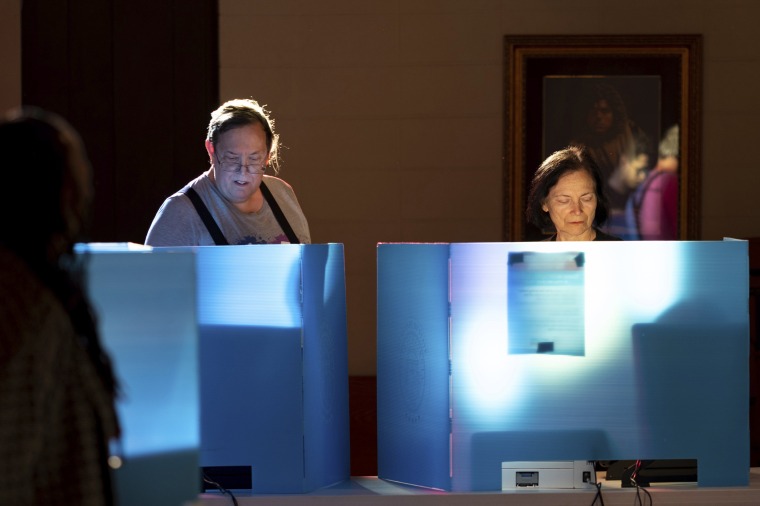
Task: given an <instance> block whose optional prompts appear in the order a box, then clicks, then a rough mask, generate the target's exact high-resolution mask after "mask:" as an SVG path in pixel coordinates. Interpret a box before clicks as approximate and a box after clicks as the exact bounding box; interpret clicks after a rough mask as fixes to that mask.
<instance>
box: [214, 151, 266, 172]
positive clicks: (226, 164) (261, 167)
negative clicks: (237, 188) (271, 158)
mask: <svg viewBox="0 0 760 506" xmlns="http://www.w3.org/2000/svg"><path fill="white" fill-rule="evenodd" d="M215 156H216V155H215ZM216 161H217V162H218V163H219V168H220V169H222V170H223V171H224V172H234V173H238V174H239V173H241V172H242V171H243V167H245V171H246V172H247V173H248V174H250V175H252V176H256V175H261V174H263V173H264V172H266V169H267V168H266V162H255V163H249V164H242V163H240V162H231V161H222V160H220V159H219V157H218V156H217V157H216Z"/></svg>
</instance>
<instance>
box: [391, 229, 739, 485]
mask: <svg viewBox="0 0 760 506" xmlns="http://www.w3.org/2000/svg"><path fill="white" fill-rule="evenodd" d="M377 264H378V277H377V282H378V306H377V321H378V335H377V353H378V357H377V367H378V369H377V382H378V392H377V395H378V401H377V403H378V474H379V477H380V478H384V479H388V480H392V481H398V482H402V483H408V484H413V485H419V486H423V487H429V488H436V489H441V490H449V491H487V490H501V489H502V488H503V485H504V483H503V479H504V475H503V472H502V471H503V469H505V467H508V465H509V464H510V463H514V462H536V461H542V462H552V461H598V460H624V459H634V460H636V459H655V460H656V459H696V461H697V462H698V483H699V485H700V486H742V485H747V484H748V482H749V421H748V418H749V416H748V410H749V406H748V399H749V362H748V348H749V316H748V293H749V286H748V284H749V281H748V246H747V243H746V242H745V241H734V240H726V241H704V242H689V241H684V242H575V243H562V242H535V243H453V244H380V245H378V251H377Z"/></svg>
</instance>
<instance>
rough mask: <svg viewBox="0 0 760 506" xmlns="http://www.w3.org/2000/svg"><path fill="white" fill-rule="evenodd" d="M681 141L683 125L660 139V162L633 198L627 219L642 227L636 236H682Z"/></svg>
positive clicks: (659, 238) (664, 238) (656, 238)
mask: <svg viewBox="0 0 760 506" xmlns="http://www.w3.org/2000/svg"><path fill="white" fill-rule="evenodd" d="M679 143H680V137H679V128H678V125H674V126H672V127H670V128H669V129H668V130H667V132H666V133H665V136H664V137H663V139H662V141H661V142H660V145H659V148H658V158H657V165H655V167H654V168H653V169H652V170H651V171H650V172H649V174H648V175H647V177H646V179H644V181H643V182H642V183H641V184H640V185H639V187H638V188H637V189H636V192H635V193H634V194H633V195H631V197H630V198H629V201H628V203H627V205H626V220H627V222H628V226H629V227H630V228H633V229H634V230H637V231H638V234H637V235H636V236H634V237H633V238H634V239H642V240H650V241H667V240H674V239H678V191H679V189H678V185H679V182H678V177H679V176H678V165H679Z"/></svg>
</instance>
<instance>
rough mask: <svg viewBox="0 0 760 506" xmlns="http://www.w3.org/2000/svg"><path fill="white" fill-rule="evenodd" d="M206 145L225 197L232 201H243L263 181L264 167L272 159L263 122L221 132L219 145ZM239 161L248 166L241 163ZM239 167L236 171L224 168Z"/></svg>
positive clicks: (253, 192) (241, 202) (248, 197)
mask: <svg viewBox="0 0 760 506" xmlns="http://www.w3.org/2000/svg"><path fill="white" fill-rule="evenodd" d="M206 149H207V150H209V156H210V158H211V162H212V164H213V170H214V180H215V182H216V185H217V188H219V191H220V192H221V193H222V195H224V197H225V198H226V199H227V200H229V201H230V202H232V203H233V204H239V205H244V204H245V203H246V202H248V201H249V200H250V199H251V198H252V197H253V195H254V194H255V193H256V191H257V190H258V189H259V186H260V185H261V179H262V177H263V175H262V174H261V173H256V170H255V169H257V168H258V169H262V170H263V166H265V165H266V163H267V162H268V161H269V160H268V159H269V156H268V154H269V153H268V150H267V136H266V132H265V131H264V127H263V126H262V125H261V124H260V123H253V124H249V125H243V126H240V127H237V128H233V129H232V130H227V131H226V132H224V133H223V134H221V135H220V136H219V139H218V140H217V142H216V146H213V147H212V146H211V145H210V142H208V141H207V144H206ZM240 164H243V165H245V167H239V166H240ZM236 165H237V166H238V167H239V170H237V171H229V170H224V169H227V168H229V167H235V166H236Z"/></svg>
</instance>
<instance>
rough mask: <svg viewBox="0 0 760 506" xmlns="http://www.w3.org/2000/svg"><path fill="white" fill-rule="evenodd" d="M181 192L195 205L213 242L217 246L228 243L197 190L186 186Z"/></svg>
mask: <svg viewBox="0 0 760 506" xmlns="http://www.w3.org/2000/svg"><path fill="white" fill-rule="evenodd" d="M182 193H184V194H185V195H187V197H188V198H189V199H190V202H192V203H193V206H195V210H196V211H198V215H199V216H200V217H201V219H202V220H203V223H204V224H205V225H206V228H207V229H208V232H209V234H211V237H212V238H213V239H214V242H215V243H216V245H217V246H227V245H229V243H228V242H227V239H226V238H225V237H224V234H223V233H222V231H221V229H220V228H219V225H217V224H216V221H214V217H213V216H211V213H210V212H209V210H208V207H206V204H204V203H203V201H202V200H201V197H200V195H198V192H196V191H195V190H194V189H193V188H191V187H189V186H188V187H187V188H185V189H184V190H183V191H182Z"/></svg>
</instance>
